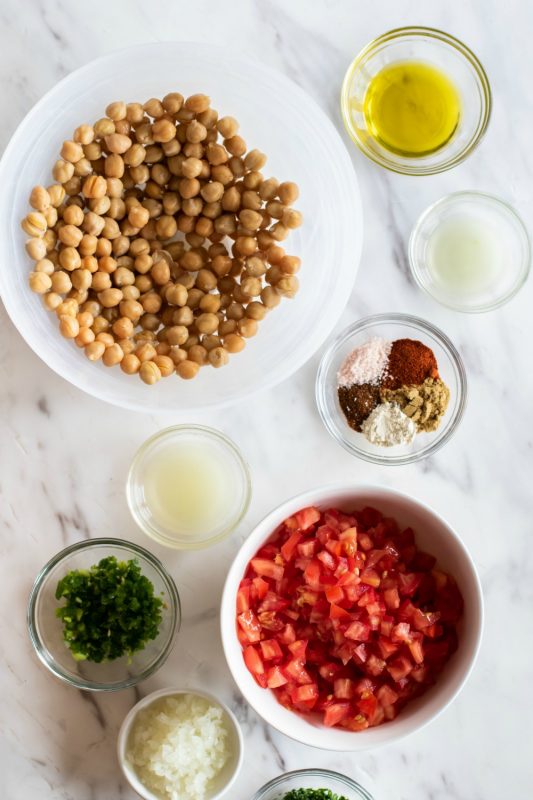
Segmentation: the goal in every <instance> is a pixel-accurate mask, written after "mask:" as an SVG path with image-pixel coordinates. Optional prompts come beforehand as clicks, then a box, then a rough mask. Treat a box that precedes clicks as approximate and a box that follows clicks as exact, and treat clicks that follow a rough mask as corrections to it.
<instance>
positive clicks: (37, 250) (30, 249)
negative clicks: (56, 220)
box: [26, 238, 47, 261]
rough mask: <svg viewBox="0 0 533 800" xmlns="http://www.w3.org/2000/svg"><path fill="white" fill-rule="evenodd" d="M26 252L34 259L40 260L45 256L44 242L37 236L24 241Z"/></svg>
mask: <svg viewBox="0 0 533 800" xmlns="http://www.w3.org/2000/svg"><path fill="white" fill-rule="evenodd" d="M26 252H27V254H28V255H29V257H30V258H33V260H34V261H41V260H42V259H43V258H45V257H46V253H47V250H46V244H45V243H44V242H43V240H42V239H39V238H34V239H28V241H27V242H26Z"/></svg>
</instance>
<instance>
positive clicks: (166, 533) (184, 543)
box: [126, 425, 252, 550]
mask: <svg viewBox="0 0 533 800" xmlns="http://www.w3.org/2000/svg"><path fill="white" fill-rule="evenodd" d="M199 442H201V443H203V444H204V445H205V446H206V447H208V448H212V452H213V454H214V455H215V456H216V457H219V458H220V457H221V458H224V459H225V460H226V463H227V469H228V470H231V472H232V474H233V477H234V481H233V482H234V486H235V492H234V496H233V504H232V508H231V510H230V512H229V513H228V515H227V516H226V517H225V518H223V519H221V520H220V521H219V523H218V524H217V526H216V528H214V529H212V530H206V531H205V532H204V534H203V536H201V535H199V534H198V535H197V534H195V535H191V534H190V533H187V531H184V530H181V531H180V530H177V529H176V530H171V529H170V528H168V527H164V526H163V525H161V524H160V523H159V522H158V521H157V520H156V519H155V517H154V515H153V514H152V512H151V510H150V507H149V505H148V503H147V501H146V497H145V492H144V478H145V475H146V469H147V467H148V465H149V464H150V462H151V460H152V459H153V458H154V456H157V455H160V454H161V453H162V452H163V451H164V449H165V448H167V447H169V445H175V446H179V445H188V444H191V443H199ZM251 495H252V480H251V476H250V470H249V467H248V464H247V463H246V461H245V460H244V458H243V456H242V453H241V452H240V450H239V449H238V447H237V445H236V444H235V443H234V442H232V440H231V439H230V438H228V437H227V436H225V435H224V434H223V433H221V432H220V431H217V430H215V429H214V428H207V427H205V426H203V425H175V426H173V427H171V428H165V429H164V430H162V431H159V433H156V434H155V435H154V436H151V437H150V438H149V439H147V440H146V442H144V444H143V445H141V447H140V448H139V450H138V451H137V453H136V455H135V457H134V459H133V462H132V464H131V467H130V471H129V474H128V479H127V483H126V498H127V501H128V506H129V509H130V511H131V514H132V516H133V518H134V520H135V522H136V523H137V525H138V526H139V527H140V528H141V529H142V530H143V531H144V533H146V535H147V536H150V538H152V539H154V540H155V541H156V542H158V543H159V544H162V545H166V546H167V547H173V548H175V549H177V550H199V549H201V548H204V547H209V546H210V545H212V544H215V542H220V541H221V540H222V539H224V538H225V537H226V536H229V534H230V533H231V532H232V531H233V530H234V529H235V528H236V526H237V525H238V524H239V522H240V521H241V520H242V518H243V517H244V515H245V514H246V512H247V510H248V506H249V505H250V499H251ZM208 499H209V498H206V501H208Z"/></svg>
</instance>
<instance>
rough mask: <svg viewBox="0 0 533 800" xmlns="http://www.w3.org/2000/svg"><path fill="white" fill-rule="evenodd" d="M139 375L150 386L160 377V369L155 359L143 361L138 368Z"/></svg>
mask: <svg viewBox="0 0 533 800" xmlns="http://www.w3.org/2000/svg"><path fill="white" fill-rule="evenodd" d="M139 375H140V378H141V380H142V381H143V382H144V383H147V384H148V385H149V386H151V385H153V384H154V383H157V381H158V380H160V379H161V370H160V369H159V367H158V366H157V364H156V363H155V361H143V362H142V364H141V366H140V368H139Z"/></svg>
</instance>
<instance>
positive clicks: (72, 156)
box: [60, 141, 84, 164]
mask: <svg viewBox="0 0 533 800" xmlns="http://www.w3.org/2000/svg"><path fill="white" fill-rule="evenodd" d="M60 156H61V158H62V159H64V161H70V162H71V163H72V164H75V163H76V161H79V160H80V159H81V158H83V156H84V152H83V147H82V146H81V144H79V143H78V142H70V141H67V142H63V146H62V148H61V150H60Z"/></svg>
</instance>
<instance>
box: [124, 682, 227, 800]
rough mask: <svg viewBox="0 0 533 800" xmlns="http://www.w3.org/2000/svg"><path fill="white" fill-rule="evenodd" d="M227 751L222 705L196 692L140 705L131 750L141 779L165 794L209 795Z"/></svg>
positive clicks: (181, 798)
mask: <svg viewBox="0 0 533 800" xmlns="http://www.w3.org/2000/svg"><path fill="white" fill-rule="evenodd" d="M228 756H229V753H228V732H227V729H226V727H225V725H224V712H223V710H222V708H221V707H220V706H218V705H214V704H212V703H211V702H210V701H209V700H207V699H206V698H204V697H199V696H197V695H192V694H183V695H175V696H169V697H162V698H160V699H159V700H156V701H155V702H154V703H152V704H151V705H149V706H148V707H147V708H144V709H142V710H141V711H139V713H138V715H137V717H136V719H135V722H134V724H133V726H132V730H131V732H130V735H129V737H128V744H127V753H126V757H127V759H128V761H129V762H130V764H131V765H132V767H133V769H134V770H135V773H136V774H137V776H138V778H139V780H140V781H141V782H142V783H143V784H144V785H145V786H146V788H147V789H149V790H150V791H151V792H153V793H154V794H155V795H157V796H158V797H161V798H164V800H204V798H205V796H206V790H207V788H208V784H209V782H210V781H211V780H212V779H213V778H215V776H216V775H217V774H218V773H219V772H220V770H221V769H222V767H223V766H224V764H225V763H226V761H227V759H228Z"/></svg>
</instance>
